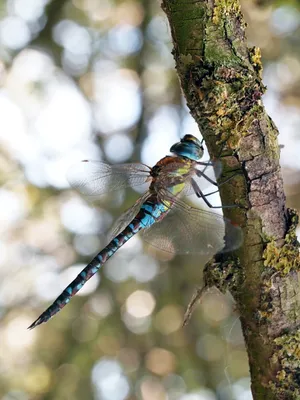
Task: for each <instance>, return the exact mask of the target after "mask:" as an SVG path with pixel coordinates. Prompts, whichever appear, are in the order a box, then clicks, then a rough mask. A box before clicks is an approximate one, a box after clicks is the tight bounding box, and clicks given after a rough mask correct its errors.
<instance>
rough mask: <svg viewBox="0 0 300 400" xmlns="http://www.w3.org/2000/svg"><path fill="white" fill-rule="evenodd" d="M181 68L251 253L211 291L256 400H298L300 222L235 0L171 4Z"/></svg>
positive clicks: (225, 264) (233, 262) (229, 267)
mask: <svg viewBox="0 0 300 400" xmlns="http://www.w3.org/2000/svg"><path fill="white" fill-rule="evenodd" d="M162 7H163V9H164V11H165V12H166V14H167V17H168V19H169V22H170V27H171V33H172V37H173V42H174V50H173V54H174V58H175V61H176V68H177V72H178V75H179V79H180V82H181V86H182V90H183V92H184V95H185V97H186V100H187V104H188V106H189V108H190V111H191V114H192V116H193V117H194V118H195V120H196V121H197V123H198V125H199V128H200V130H201V133H202V135H203V137H204V138H205V140H206V143H207V146H208V149H209V151H210V154H211V156H212V157H216V156H218V155H219V154H220V151H221V157H222V160H223V165H224V175H223V176H225V177H226V175H227V174H232V171H235V172H238V174H237V175H236V177H235V178H234V179H232V180H230V182H228V183H226V184H224V185H222V187H221V190H220V192H221V199H222V202H223V203H224V204H233V203H238V204H240V205H242V207H241V208H236V209H229V210H226V213H225V214H226V216H228V217H229V218H231V219H232V220H233V221H235V222H236V223H237V224H239V225H240V226H242V228H243V232H244V243H243V246H242V247H241V248H240V249H239V250H238V251H236V252H235V253H234V254H230V255H227V256H226V257H225V256H222V257H221V256H219V255H218V256H216V257H215V258H214V260H212V261H211V262H210V263H209V264H208V265H207V266H206V269H205V281H206V285H207V286H211V285H215V286H217V287H218V288H219V289H220V290H222V291H225V290H230V292H231V293H232V295H233V296H234V298H235V301H236V304H237V308H238V310H239V312H240V318H241V322H242V328H243V333H244V338H245V343H246V347H247V351H248V356H249V365H250V373H251V379H252V392H253V397H254V399H255V400H261V399H264V400H266V399H270V400H271V399H272V400H273V399H274V400H275V399H276V400H278V399H300V361H299V358H300V357H299V356H300V336H299V332H298V330H299V326H300V294H299V281H300V267H299V265H300V259H299V243H298V241H297V238H296V235H295V229H296V225H297V221H298V217H297V215H296V213H295V212H294V211H292V210H288V209H286V207H285V195H284V191H283V183H282V177H281V171H280V165H279V154H280V152H279V147H278V143H277V135H278V131H277V129H276V127H275V125H274V123H273V122H272V120H271V119H270V117H269V116H268V115H267V114H266V111H265V109H264V107H263V104H262V101H261V96H262V94H263V93H264V91H265V87H264V85H263V83H262V81H261V71H262V66H261V61H260V52H259V49H258V48H248V47H247V44H246V37H245V27H246V25H245V22H244V20H243V16H242V13H241V9H240V4H239V1H237V0H214V1H213V0H198V1H196V0H193V1H191V0H180V1H179V0H163V2H162Z"/></svg>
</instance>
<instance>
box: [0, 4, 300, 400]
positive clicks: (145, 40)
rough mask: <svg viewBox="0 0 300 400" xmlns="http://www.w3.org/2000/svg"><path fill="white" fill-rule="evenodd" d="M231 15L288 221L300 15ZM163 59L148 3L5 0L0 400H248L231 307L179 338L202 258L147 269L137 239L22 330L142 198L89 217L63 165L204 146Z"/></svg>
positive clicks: (115, 198) (197, 316) (267, 11)
mask: <svg viewBox="0 0 300 400" xmlns="http://www.w3.org/2000/svg"><path fill="white" fill-rule="evenodd" d="M242 6H243V11H244V14H245V18H246V19H247V22H248V31H247V34H248V39H249V45H251V46H253V45H256V46H259V47H260V48H261V50H262V56H263V65H264V83H265V84H266V85H267V86H268V92H267V94H266V95H265V96H264V103H265V106H266V108H267V111H268V112H269V114H270V115H271V116H272V118H273V119H274V121H275V123H276V124H277V126H278V128H279V130H280V136H279V143H280V144H281V145H283V146H284V147H283V148H282V150H281V164H282V167H283V175H284V181H285V185H286V186H285V187H286V193H287V196H288V205H289V206H292V207H296V208H297V207H299V206H300V204H299V191H300V175H299V169H300V157H299V152H300V138H299V128H300V112H299V111H300V2H299V1H296V0H294V1H290V2H289V1H274V2H273V1H263V0H260V1H259V0H256V1H254V0H252V1H250V0H244V1H242ZM171 49H172V43H171V40H170V29H169V27H168V23H167V20H166V18H165V15H164V13H163V12H162V11H161V9H160V4H159V2H158V1H149V0H101V1H98V0H52V1H51V0H26V1H25V0H7V1H4V0H2V1H1V0H0V182H1V188H0V204H1V208H0V232H1V234H0V281H1V285H0V326H1V329H0V398H1V399H2V400H28V399H49V400H50V399H56V400H58V399H101V400H123V399H131V400H133V399H141V400H217V399H218V400H231V399H234V400H250V399H251V398H252V397H251V393H250V381H249V372H248V363H247V355H246V352H245V348H244V344H243V338H242V334H241V329H240V323H239V320H238V316H237V315H236V314H235V311H234V304H233V303H232V300H231V299H230V297H229V296H228V297H225V296H222V295H221V294H219V293H218V292H216V291H214V290H211V291H210V292H209V293H207V294H206V295H205V296H204V297H203V299H202V302H201V304H200V305H199V306H198V308H197V310H196V311H195V313H194V315H193V317H192V320H191V322H190V324H189V326H188V327H186V328H182V327H181V324H182V319H183V314H184V311H185V308H186V306H187V304H188V302H189V300H190V298H191V296H192V294H193V292H194V290H195V288H196V285H198V284H199V285H201V276H202V268H203V265H204V262H205V260H200V259H199V258H198V257H192V256H191V257H177V258H173V259H172V258H171V257H169V258H168V259H166V258H164V259H161V257H155V256H154V255H153V254H151V252H150V253H146V252H145V251H144V250H143V245H142V242H141V240H140V239H139V238H138V237H136V238H133V239H132V240H131V241H129V243H128V244H127V245H126V246H125V247H124V248H123V249H121V250H120V251H119V252H118V253H117V254H116V255H115V256H114V257H113V258H112V259H111V260H110V261H109V262H108V263H107V265H106V266H105V267H104V268H103V269H102V271H101V272H100V273H99V274H97V275H96V276H94V277H93V278H92V279H91V280H90V281H89V282H88V284H87V285H86V286H85V287H84V288H83V289H82V290H81V291H80V292H79V293H78V294H77V295H76V296H75V297H74V298H73V299H72V301H71V302H70V304H69V305H68V306H67V307H66V308H65V309H64V310H63V311H62V312H61V313H59V314H58V315H57V316H56V317H55V318H53V319H52V320H51V321H49V322H48V323H47V324H44V325H42V326H40V327H38V328H37V329H35V330H33V331H27V330H26V328H27V326H28V325H30V324H31V323H32V322H33V320H35V319H36V318H37V317H38V316H39V314H40V313H41V312H42V311H43V310H44V309H45V308H46V307H47V306H48V305H49V304H50V303H51V302H52V301H53V300H54V299H55V298H56V297H57V296H58V294H60V292H61V291H62V290H63V289H64V287H65V286H66V285H67V284H68V283H69V282H70V281H71V280H72V279H73V278H74V277H75V276H76V275H77V274H78V273H79V271H80V270H81V268H83V267H84V266H85V265H86V264H87V263H88V262H89V261H90V259H91V258H92V257H93V255H94V254H95V253H97V252H98V251H99V250H101V249H102V247H103V246H104V245H105V244H106V242H105V232H106V231H107V230H108V229H109V228H110V226H111V224H112V222H113V220H114V219H115V218H116V217H117V216H118V215H120V214H121V213H122V212H123V211H124V210H125V209H126V208H128V207H129V206H130V205H131V204H133V203H134V201H135V200H136V199H137V197H138V195H139V194H138V193H137V192H135V191H133V190H131V191H127V192H122V193H119V194H115V193H114V194H113V195H110V196H108V197H106V201H102V202H100V203H98V204H96V205H95V204H91V203H90V202H87V201H86V200H85V199H83V198H82V197H81V196H80V194H78V193H76V192H75V191H74V190H72V189H71V188H70V186H69V183H68V181H67V179H66V175H67V171H69V170H70V168H72V165H73V164H76V162H79V161H80V160H82V159H96V160H104V161H106V162H109V163H123V162H128V161H132V160H134V161H137V160H141V161H142V162H144V163H146V164H148V165H153V164H154V163H155V162H156V161H157V160H158V159H160V158H161V157H163V156H164V155H166V154H168V152H169V148H170V146H171V145H172V144H173V143H174V142H176V141H177V140H178V138H179V137H180V136H182V135H184V134H186V133H190V134H194V135H196V136H198V137H199V138H200V137H201V136H200V134H199V132H198V131H197V127H196V125H195V123H194V122H193V120H192V119H191V117H190V116H189V113H188V110H187V108H186V106H185V103H184V99H183V98H182V95H181V91H180V88H179V85H178V80H177V76H176V73H175V70H174V61H173V58H172V55H171ZM206 158H207V157H206ZM213 201H214V202H218V199H216V198H215V199H213Z"/></svg>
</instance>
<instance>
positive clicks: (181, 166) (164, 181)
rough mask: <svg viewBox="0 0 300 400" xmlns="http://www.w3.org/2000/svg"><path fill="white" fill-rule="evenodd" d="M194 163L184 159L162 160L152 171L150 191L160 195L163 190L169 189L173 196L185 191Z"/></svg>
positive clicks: (167, 157)
mask: <svg viewBox="0 0 300 400" xmlns="http://www.w3.org/2000/svg"><path fill="white" fill-rule="evenodd" d="M194 163H195V162H194V161H192V160H189V159H186V158H183V157H172V156H166V157H164V158H162V159H161V160H160V161H158V163H157V164H156V165H155V166H154V167H153V168H152V169H151V172H150V175H151V177H152V182H151V185H150V191H152V192H153V193H158V192H159V191H160V190H161V189H167V190H168V191H170V192H171V193H173V194H178V193H179V192H181V191H182V190H183V188H184V185H185V182H186V179H187V177H189V176H190V174H191V171H192V168H193V165H194Z"/></svg>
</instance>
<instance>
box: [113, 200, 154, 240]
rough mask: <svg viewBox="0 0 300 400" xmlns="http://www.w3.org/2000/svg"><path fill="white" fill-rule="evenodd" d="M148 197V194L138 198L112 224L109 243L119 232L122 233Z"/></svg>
mask: <svg viewBox="0 0 300 400" xmlns="http://www.w3.org/2000/svg"><path fill="white" fill-rule="evenodd" d="M148 197H149V193H148V192H147V193H145V194H144V195H143V196H142V197H140V198H139V199H138V200H137V201H136V202H135V203H134V205H133V206H132V207H130V208H128V210H126V211H125V212H124V213H123V214H122V215H121V216H120V217H119V218H118V219H117V220H116V221H115V223H114V224H113V226H112V228H111V229H110V230H109V232H108V235H107V236H108V240H109V242H110V241H111V240H112V239H114V238H115V237H116V236H117V235H118V234H119V233H120V232H122V231H123V230H124V229H125V228H126V226H127V225H128V224H129V223H130V222H131V221H132V220H133V219H134V217H135V216H136V215H137V214H138V212H139V211H140V208H141V206H142V204H143V203H144V201H146V200H147V198H148Z"/></svg>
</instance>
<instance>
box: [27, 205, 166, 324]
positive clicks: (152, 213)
mask: <svg viewBox="0 0 300 400" xmlns="http://www.w3.org/2000/svg"><path fill="white" fill-rule="evenodd" d="M163 212H165V206H163V205H162V204H159V203H153V201H146V202H145V203H144V204H143V205H142V207H141V210H140V212H139V213H138V214H137V216H136V217H135V218H134V219H133V220H132V221H131V222H130V223H129V224H128V225H127V227H126V228H125V229H124V230H123V231H122V232H120V233H119V234H118V235H117V236H116V237H115V238H114V239H112V240H111V242H110V243H109V244H108V245H107V246H106V247H105V248H104V249H103V250H102V251H100V253H98V254H97V255H96V257H94V258H93V260H92V261H91V262H90V263H89V264H88V265H87V266H86V267H85V268H84V269H83V270H82V271H81V272H80V274H78V275H77V277H76V278H75V279H74V280H73V281H72V282H71V283H70V284H69V286H67V287H66V288H65V290H64V291H63V292H62V293H61V294H60V295H59V296H58V297H57V299H56V300H55V301H54V302H53V303H52V305H51V306H50V307H48V308H47V310H46V311H44V312H43V313H42V314H41V315H40V316H39V318H38V319H37V320H36V321H34V322H33V324H31V325H30V326H29V328H28V329H33V328H35V327H36V326H38V325H40V324H41V323H43V322H47V321H48V320H49V319H50V318H51V317H53V315H55V314H56V313H58V312H59V311H60V310H61V309H62V308H63V307H64V306H65V305H66V304H68V303H69V301H70V300H71V298H72V297H73V296H74V295H75V294H76V293H77V292H78V291H79V290H80V289H81V288H82V287H83V285H84V284H85V283H86V282H87V281H88V280H89V279H90V278H91V277H92V276H93V275H95V273H96V272H98V271H99V269H100V268H101V267H102V266H103V265H104V264H105V263H106V261H107V260H108V259H109V258H110V257H111V256H112V255H113V254H114V253H115V252H116V251H117V250H118V249H119V248H120V247H122V246H123V245H124V244H125V243H126V242H127V241H128V240H129V239H130V238H131V237H132V236H134V235H135V234H136V233H138V232H139V231H140V230H141V229H144V228H147V227H149V226H151V225H152V224H154V222H155V221H156V220H157V219H159V218H161V214H162V213H163Z"/></svg>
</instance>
